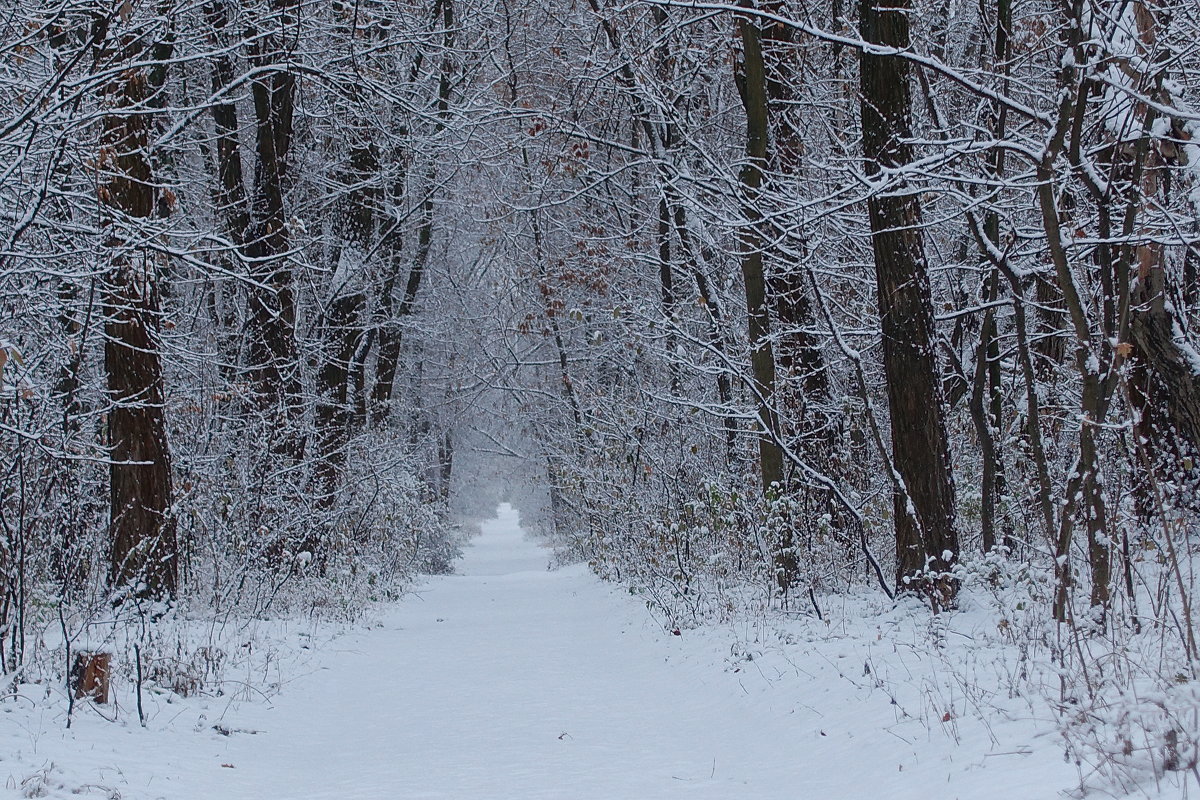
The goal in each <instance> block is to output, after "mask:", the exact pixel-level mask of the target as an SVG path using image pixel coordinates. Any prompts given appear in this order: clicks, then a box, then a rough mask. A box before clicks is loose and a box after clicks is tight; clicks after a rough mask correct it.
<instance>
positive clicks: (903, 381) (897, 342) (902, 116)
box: [859, 0, 958, 607]
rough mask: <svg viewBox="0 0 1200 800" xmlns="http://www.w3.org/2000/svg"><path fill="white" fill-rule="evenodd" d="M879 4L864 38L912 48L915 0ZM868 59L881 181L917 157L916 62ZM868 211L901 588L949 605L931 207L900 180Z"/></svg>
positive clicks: (866, 1) (951, 538)
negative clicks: (926, 219) (929, 260)
mask: <svg viewBox="0 0 1200 800" xmlns="http://www.w3.org/2000/svg"><path fill="white" fill-rule="evenodd" d="M876 2H877V0H862V1H861V4H860V20H859V24H860V26H861V32H862V36H863V39H865V40H866V41H868V42H870V43H872V44H878V45H883V46H885V47H895V48H898V49H901V50H904V49H907V48H908V47H909V44H910V42H909V22H908V16H909V13H910V12H911V10H912V5H911V3H910V2H909V0H897V1H896V2H894V3H889V4H888V5H887V6H886V7H879V6H876V5H875V3H876ZM860 58H861V60H860V77H861V82H862V87H861V88H862V108H861V113H862V128H863V154H864V156H865V158H866V172H867V174H868V176H870V177H872V178H875V179H877V180H878V179H879V176H880V175H881V173H882V172H883V170H884V169H887V170H896V169H902V168H904V167H905V166H906V165H907V164H909V163H910V162H911V161H912V148H911V145H910V144H909V141H908V139H909V138H910V137H911V130H912V125H911V95H910V88H909V65H908V62H907V61H906V60H904V59H902V58H896V57H890V56H878V55H873V54H871V53H869V52H866V51H863V52H862V53H861V56H860ZM868 210H869V213H870V218H871V233H872V245H873V248H874V252H875V276H876V284H877V287H876V288H877V295H878V297H877V299H878V303H879V315H880V322H881V327H882V332H883V366H884V372H885V374H886V377H887V388H888V406H889V409H890V411H891V428H892V454H893V462H894V464H895V468H896V471H897V472H898V473H899V474H898V475H897V478H898V479H899V480H898V482H897V485H898V487H899V489H898V490H897V491H896V492H895V495H894V498H893V508H894V515H895V524H896V561H897V572H896V581H897V588H898V589H899V590H901V591H912V590H917V591H919V592H921V593H924V594H927V595H929V596H930V598H931V600H932V602H933V603H934V605H935V606H936V607H943V606H947V605H950V604H952V603H953V602H954V595H955V593H956V591H957V586H956V584H955V582H954V581H953V580H952V579H950V578H949V576H948V571H949V570H950V568H951V566H952V565H953V562H954V560H955V558H956V557H957V555H958V533H957V531H956V530H955V518H954V513H955V512H954V484H953V480H952V477H951V473H950V452H949V446H948V441H947V436H946V422H945V406H944V398H943V396H942V383H941V380H940V379H939V375H938V367H937V362H936V360H935V348H934V335H935V332H934V323H933V305H932V298H931V288H930V283H929V274H928V271H927V267H926V262H925V246H924V241H923V238H922V231H921V206H920V201H919V199H918V195H917V193H916V190H915V189H913V188H911V187H907V186H905V185H904V184H903V183H900V184H894V185H890V186H888V187H887V189H886V191H883V192H877V193H876V194H875V195H874V196H872V197H871V198H870V200H869V201H868Z"/></svg>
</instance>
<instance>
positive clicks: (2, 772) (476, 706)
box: [0, 509, 1179, 800]
mask: <svg viewBox="0 0 1200 800" xmlns="http://www.w3.org/2000/svg"><path fill="white" fill-rule="evenodd" d="M548 561H549V554H548V553H547V552H546V551H544V550H542V549H540V548H539V547H538V546H536V545H534V544H532V543H530V542H528V541H527V540H525V539H524V538H523V536H522V533H521V531H520V529H519V527H518V525H517V520H516V515H515V512H512V511H511V509H503V510H502V513H501V515H500V517H499V519H497V520H494V521H491V522H488V523H485V524H484V526H483V533H482V535H481V536H480V537H479V538H478V539H477V540H476V541H475V543H474V545H473V546H472V547H471V548H470V549H469V551H468V553H467V555H466V557H465V558H464V560H463V561H462V563H461V565H460V567H459V572H458V574H456V575H452V576H446V577H438V578H431V579H429V580H428V582H427V583H426V584H425V585H424V587H423V588H421V589H420V590H419V591H418V592H417V593H416V594H415V595H413V596H410V597H408V598H406V599H405V600H403V601H402V602H400V603H398V604H396V605H394V606H390V607H387V608H386V609H384V610H383V611H382V612H381V614H380V615H379V618H378V619H377V621H375V622H373V623H372V624H371V625H369V626H366V627H363V628H360V629H359V630H357V631H355V632H353V633H348V634H346V635H343V636H341V637H339V638H337V639H335V640H333V641H332V642H326V643H324V644H323V645H321V646H320V647H319V648H314V650H313V651H305V652H306V653H312V655H311V658H309V659H308V660H307V661H305V659H304V658H303V657H301V655H300V654H301V651H300V650H299V647H300V645H299V643H300V642H301V641H302V640H303V639H305V638H307V637H302V636H296V635H293V636H291V637H282V638H279V639H277V640H276V641H275V647H276V649H277V650H276V651H277V652H278V654H279V655H278V656H277V657H275V658H274V659H271V660H269V661H271V662H272V663H268V664H266V665H265V666H264V665H263V664H262V663H259V664H258V666H257V667H255V668H256V669H260V670H262V669H265V670H266V671H265V672H263V673H262V674H254V675H247V676H246V680H245V684H246V686H256V685H257V686H262V685H267V684H272V683H284V684H285V685H283V686H282V688H281V691H279V692H278V693H277V694H274V695H272V696H270V697H263V696H260V695H258V694H257V693H256V692H255V691H253V690H249V689H245V688H242V690H241V691H237V690H235V687H229V688H230V689H231V690H230V691H227V692H226V694H225V696H223V697H214V696H211V694H205V695H201V696H193V697H190V698H180V697H177V696H173V695H170V694H154V693H151V694H150V699H149V700H148V701H147V702H148V708H147V712H148V713H147V717H148V719H147V726H146V727H145V728H141V727H139V725H138V719H137V714H136V711H135V709H134V707H133V706H132V705H131V703H132V700H133V698H132V695H131V693H130V691H129V687H118V689H119V690H120V696H119V704H118V708H117V710H116V711H115V715H116V720H115V721H114V722H110V721H108V720H106V719H105V718H104V716H102V715H107V716H112V715H113V714H114V711H113V710H112V709H111V708H80V709H79V710H78V711H77V713H76V716H75V720H74V724H73V726H72V727H71V729H70V730H67V729H65V727H64V725H63V723H64V709H65V700H64V698H63V696H62V692H61V691H60V690H59V689H58V688H56V687H49V688H47V687H24V688H23V689H22V692H21V696H20V697H19V698H18V699H17V700H7V701H4V702H3V704H0V709H3V713H2V714H0V781H4V782H5V783H4V788H3V790H0V797H19V796H22V795H24V796H45V797H63V798H66V797H78V796H89V795H90V796H99V797H105V796H108V797H121V798H125V799H126V800H135V799H140V798H168V799H169V800H173V799H175V798H179V799H181V800H185V799H186V800H192V799H193V798H195V799H197V800H199V799H200V798H218V797H220V798H230V799H231V800H237V799H238V798H246V800H249V799H250V798H254V799H255V800H258V799H259V798H272V799H276V798H278V799H279V800H289V799H290V798H296V799H297V800H299V799H300V798H331V799H332V798H339V799H340V798H378V799H379V800H383V799H384V798H404V799H405V800H417V799H419V798H444V799H445V800H471V798H488V800H503V799H504V798H514V799H516V798H520V799H521V800H531V799H532V798H555V799H556V800H574V799H576V798H577V799H579V800H585V799H590V798H596V800H622V799H624V798H628V800H654V798H670V797H688V798H712V800H731V799H732V798H738V797H747V798H754V799H755V800H774V799H776V798H777V799H778V800H794V799H795V798H812V799H813V800H839V799H841V798H846V799H847V800H851V799H855V800H856V799H857V798H873V797H889V798H897V799H898V800H903V798H914V799H915V798H925V797H930V796H936V797H939V798H946V799H947V800H950V799H951V798H962V800H987V799H988V798H1005V799H1006V800H1007V799H1008V798H1030V799H1031V800H1035V799H1036V798H1053V797H1057V796H1059V795H1060V793H1061V792H1062V791H1063V790H1069V789H1070V788H1071V787H1073V786H1077V785H1078V783H1079V779H1080V775H1079V772H1078V770H1077V768H1076V767H1075V766H1074V765H1073V764H1071V763H1068V762H1065V761H1064V758H1063V752H1064V749H1063V743H1062V741H1061V738H1060V736H1059V734H1058V733H1057V732H1056V731H1057V725H1056V722H1055V721H1054V720H1053V719H1051V718H1050V717H1049V716H1048V715H1047V714H1046V713H1045V711H1044V709H1045V707H1046V706H1045V702H1044V699H1042V698H1038V697H1029V698H1025V697H1022V696H1021V694H1020V691H1019V688H1018V687H1020V686H1025V685H1028V684H1029V680H1028V677H1029V676H1028V675H1024V676H1016V675H1006V674H1003V672H1002V671H1000V672H998V669H999V665H1001V664H1003V663H1006V662H1005V661H1004V660H1003V659H989V658H987V657H985V655H986V653H985V651H982V650H980V649H976V648H973V647H972V642H973V641H975V638H974V637H975V636H976V633H977V631H973V630H971V627H970V626H971V625H973V624H977V625H985V624H987V625H994V622H989V621H988V616H987V615H986V614H982V613H981V614H977V615H972V614H971V613H970V612H969V611H968V612H964V613H958V614H954V615H944V616H943V617H940V618H934V619H932V620H931V619H930V617H929V615H928V614H927V613H926V614H924V615H921V614H919V613H913V611H914V610H911V609H904V608H900V609H886V608H883V607H882V606H881V607H880V608H878V609H875V610H874V611H873V612H872V613H870V614H863V613H861V612H866V611H868V609H867V608H865V606H864V604H865V603H866V602H867V601H865V600H863V601H856V602H857V605H851V604H849V603H848V604H847V605H846V606H844V607H842V608H826V609H824V611H825V618H826V621H818V620H815V619H797V620H795V621H792V622H773V623H763V622H759V623H757V624H755V623H752V622H749V621H746V622H742V623H740V624H737V625H730V626H725V627H722V628H708V629H703V630H685V631H682V632H679V634H678V635H674V634H673V632H670V631H663V630H662V629H661V628H660V627H659V626H658V625H656V624H655V623H654V621H653V619H652V618H651V617H650V616H649V615H648V614H647V613H646V610H645V608H644V606H643V605H642V604H641V603H640V602H639V601H638V600H637V599H636V598H633V597H630V596H629V595H628V594H626V593H623V592H621V591H620V590H619V588H617V587H614V586H612V585H605V584H602V583H600V582H599V581H597V580H596V579H595V578H594V577H593V576H592V575H590V574H589V573H588V572H587V571H586V570H585V568H584V567H582V566H572V567H567V568H563V569H558V570H553V571H551V570H548V569H547V563H548ZM920 620H924V622H920ZM931 626H933V629H932V630H931ZM307 633H309V634H312V633H313V631H308V632H307ZM931 638H932V639H933V640H935V641H939V642H941V643H942V646H941V648H940V649H939V648H937V647H931V646H930V645H929V641H930V639H931ZM289 648H290V649H289ZM946 654H949V658H947V655H946ZM951 659H952V661H951ZM972 659H976V662H975V663H972ZM248 663H249V662H248ZM946 663H954V664H955V665H956V668H955V669H953V670H949V669H945V668H944V667H943V666H942V665H944V664H946ZM972 674H974V678H973V679H971V680H964V679H963V677H962V676H964V675H966V676H969V675H972ZM264 678H265V679H266V680H265V681H264ZM1006 682H1007V684H1008V685H1011V686H1012V687H1013V691H1012V692H1011V697H1010V696H1008V695H1007V694H1003V693H1000V692H998V691H997V690H998V689H999V688H1000V687H1002V686H1004V685H1006ZM1002 694H1003V696H1004V697H1005V699H1004V700H1003V701H1000V700H997V697H999V696H1001V695H1002ZM168 700H169V702H168ZM1039 709H1041V710H1039ZM1163 791H1164V796H1178V792H1179V789H1178V788H1177V786H1176V788H1174V789H1169V787H1166V786H1165V785H1164V787H1163ZM1167 791H1173V792H1174V794H1166V793H1165V792H1167Z"/></svg>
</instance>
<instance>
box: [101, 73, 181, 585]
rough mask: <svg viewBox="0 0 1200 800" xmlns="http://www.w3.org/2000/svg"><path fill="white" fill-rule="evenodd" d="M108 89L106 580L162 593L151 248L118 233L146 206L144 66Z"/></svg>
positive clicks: (164, 457)
mask: <svg viewBox="0 0 1200 800" xmlns="http://www.w3.org/2000/svg"><path fill="white" fill-rule="evenodd" d="M108 95H109V98H108V99H109V101H110V103H111V104H112V105H114V106H115V108H114V110H112V111H111V112H110V113H109V114H108V115H107V116H106V117H105V119H104V129H103V133H102V136H101V145H102V155H101V159H100V162H101V165H102V169H103V170H104V173H105V174H104V179H103V182H102V184H101V187H100V195H101V200H102V202H103V204H104V205H105V206H106V207H107V209H108V210H109V212H110V216H109V218H108V219H107V220H106V226H107V228H108V231H107V233H106V235H105V240H104V246H105V251H106V252H107V254H108V257H109V259H110V262H109V263H110V267H109V269H108V272H107V273H106V274H105V278H104V288H103V303H104V332H105V344H104V367H105V371H106V373H107V377H108V394H109V400H110V402H111V403H112V410H110V411H109V413H108V444H109V448H110V449H109V457H110V458H111V460H112V465H111V467H110V469H109V481H110V486H109V489H110V504H111V505H110V521H109V526H110V535H111V541H112V552H111V560H110V569H109V580H110V583H111V585H112V586H113V588H114V589H116V590H118V591H121V590H129V591H132V592H133V593H135V594H137V595H141V596H147V597H154V598H163V597H169V596H171V595H173V594H174V593H175V590H176V583H177V575H178V565H177V562H178V546H177V543H176V536H175V520H174V519H173V518H172V517H171V502H172V485H171V461H170V451H169V448H168V445H167V428H166V422H165V418H164V409H163V371H162V356H161V353H160V350H159V343H158V327H159V307H158V296H157V293H156V291H155V281H154V277H155V276H154V269H155V264H154V261H153V259H152V257H151V255H150V253H149V252H148V251H147V250H145V249H144V248H138V247H137V246H136V245H135V244H134V245H131V244H130V243H129V242H128V241H127V240H126V234H125V233H124V231H125V229H126V226H130V227H131V228H132V226H133V225H136V223H137V221H138V220H148V219H149V218H150V217H151V216H152V215H153V213H154V202H155V191H154V186H153V182H152V175H151V168H150V159H149V155H148V153H147V148H148V145H149V134H150V126H151V120H152V117H151V116H150V115H148V114H145V113H130V111H131V110H133V109H139V110H140V107H142V106H143V105H144V104H145V103H146V100H147V95H148V84H147V81H146V77H145V75H144V74H142V73H141V72H133V73H131V74H130V73H127V74H125V75H123V76H121V77H120V78H118V80H117V81H116V82H114V84H111V85H110V87H109V90H108ZM123 112H125V113H123ZM134 233H135V235H136V233H137V232H136V230H135V231H134Z"/></svg>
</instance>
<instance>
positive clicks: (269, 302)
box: [245, 0, 300, 455]
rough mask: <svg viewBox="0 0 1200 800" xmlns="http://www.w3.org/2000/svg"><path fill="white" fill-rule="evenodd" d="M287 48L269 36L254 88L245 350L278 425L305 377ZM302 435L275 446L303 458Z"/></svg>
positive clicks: (281, 12)
mask: <svg viewBox="0 0 1200 800" xmlns="http://www.w3.org/2000/svg"><path fill="white" fill-rule="evenodd" d="M272 11H273V12H274V17H273V18H272V19H270V20H269V23H268V24H270V25H272V26H274V27H277V28H278V29H279V30H287V29H288V28H290V27H291V25H292V24H294V17H295V14H296V11H297V4H296V2H295V0H274V2H273V3H272ZM288 57H289V55H288V51H287V49H286V47H285V44H284V42H283V41H281V34H280V33H278V32H274V33H269V34H265V35H262V36H261V38H260V39H259V40H258V42H257V44H256V45H255V48H254V52H253V55H252V59H251V60H252V62H253V63H254V65H255V66H256V67H260V68H265V69H266V70H267V71H265V72H264V73H262V75H261V76H260V77H259V78H257V79H256V80H255V81H254V82H253V84H252V86H251V95H252V97H253V99H254V118H255V126H254V130H255V153H256V156H257V159H256V162H255V176H254V177H255V191H254V198H253V204H252V213H251V218H250V225H249V236H248V240H247V242H246V246H245V252H246V256H247V257H248V258H249V259H250V274H251V277H252V278H254V280H255V282H256V284H257V285H256V286H254V287H252V288H251V289H250V290H249V312H250V313H249V320H248V325H247V335H248V346H247V348H246V352H247V358H248V362H249V363H248V365H247V368H248V369H247V371H248V375H249V378H250V382H251V384H252V385H253V387H254V390H255V394H256V396H257V399H258V402H259V405H260V407H261V408H262V409H263V410H264V411H265V412H267V413H268V414H269V415H270V416H271V417H273V418H274V419H275V420H276V422H279V423H285V424H286V423H287V422H288V421H290V420H291V419H293V418H294V416H295V415H296V414H297V413H298V406H299V394H300V376H299V364H298V363H297V352H296V339H295V326H296V307H295V298H294V296H293V289H292V272H291V268H290V267H289V265H288V259H287V251H288V246H289V236H288V225H287V215H286V211H285V208H284V195H285V193H286V191H287V182H288V166H289V165H288V152H289V149H290V147H291V142H292V118H293V114H294V112H295V99H296V76H295V74H294V73H292V72H291V71H290V70H289V69H288V67H287V65H286V63H285V62H286V61H287V59H288ZM297 446H298V445H297V440H296V437H295V434H294V433H292V432H289V431H284V434H283V436H281V437H280V439H279V440H278V444H277V445H276V450H277V451H278V452H281V453H284V452H286V453H288V454H290V455H296V454H297V453H296V449H297Z"/></svg>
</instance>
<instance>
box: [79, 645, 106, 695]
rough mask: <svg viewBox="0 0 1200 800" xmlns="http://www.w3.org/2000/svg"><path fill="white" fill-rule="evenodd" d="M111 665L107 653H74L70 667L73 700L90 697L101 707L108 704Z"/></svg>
mask: <svg viewBox="0 0 1200 800" xmlns="http://www.w3.org/2000/svg"><path fill="white" fill-rule="evenodd" d="M111 665H112V655H111V654H109V653H93V652H87V651H84V652H81V653H76V654H75V662H74V663H73V664H72V665H71V688H72V689H74V691H75V699H76V700H78V699H79V698H81V697H90V698H91V699H92V700H93V701H94V702H96V703H100V704H101V705H104V704H106V703H108V690H109V684H110V681H109V676H110V675H111V674H112V673H111V670H110V667H111Z"/></svg>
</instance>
